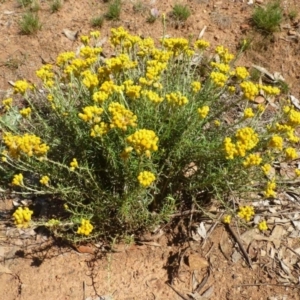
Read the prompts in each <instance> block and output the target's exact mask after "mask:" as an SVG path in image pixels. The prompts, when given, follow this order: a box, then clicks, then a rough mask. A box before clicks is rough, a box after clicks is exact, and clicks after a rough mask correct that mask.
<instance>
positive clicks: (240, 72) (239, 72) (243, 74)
mask: <svg viewBox="0 0 300 300" xmlns="http://www.w3.org/2000/svg"><path fill="white" fill-rule="evenodd" d="M235 75H236V76H237V78H238V79H242V80H244V79H246V78H247V77H249V76H250V74H249V72H248V71H247V69H246V68H245V67H236V68H235Z"/></svg>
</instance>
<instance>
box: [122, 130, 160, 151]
mask: <svg viewBox="0 0 300 300" xmlns="http://www.w3.org/2000/svg"><path fill="white" fill-rule="evenodd" d="M126 141H127V142H128V143H130V144H131V145H132V147H133V148H134V150H135V151H136V153H137V154H138V155H142V154H147V153H148V156H149V152H147V151H157V149H158V147H157V143H158V137H157V136H156V134H155V132H154V131H152V130H148V129H140V130H137V131H136V132H135V133H133V134H131V135H130V136H129V137H127V138H126Z"/></svg>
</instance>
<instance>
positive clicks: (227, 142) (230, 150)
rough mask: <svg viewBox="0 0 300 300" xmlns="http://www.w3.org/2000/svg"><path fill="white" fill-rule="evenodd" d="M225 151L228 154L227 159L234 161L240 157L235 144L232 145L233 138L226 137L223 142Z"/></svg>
mask: <svg viewBox="0 0 300 300" xmlns="http://www.w3.org/2000/svg"><path fill="white" fill-rule="evenodd" d="M223 146H224V151H225V154H226V159H233V158H234V156H236V155H238V151H237V149H236V146H235V144H234V143H232V141H231V138H229V137H226V138H225V139H224V142H223Z"/></svg>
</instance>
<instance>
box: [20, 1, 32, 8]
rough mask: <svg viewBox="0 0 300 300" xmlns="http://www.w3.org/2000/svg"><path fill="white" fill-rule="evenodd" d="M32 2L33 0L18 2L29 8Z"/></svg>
mask: <svg viewBox="0 0 300 300" xmlns="http://www.w3.org/2000/svg"><path fill="white" fill-rule="evenodd" d="M32 2H33V0H18V3H19V5H20V6H23V7H28V6H29V5H30V4H32Z"/></svg>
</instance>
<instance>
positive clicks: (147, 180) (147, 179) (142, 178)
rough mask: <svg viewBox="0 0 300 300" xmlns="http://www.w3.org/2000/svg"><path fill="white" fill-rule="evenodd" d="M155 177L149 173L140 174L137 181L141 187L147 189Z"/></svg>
mask: <svg viewBox="0 0 300 300" xmlns="http://www.w3.org/2000/svg"><path fill="white" fill-rule="evenodd" d="M155 179H156V178H155V175H154V174H153V173H152V172H149V171H143V172H140V174H139V176H138V181H139V183H140V184H141V185H142V186H143V187H148V186H150V185H151V183H152V182H153V181H154V180H155Z"/></svg>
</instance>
